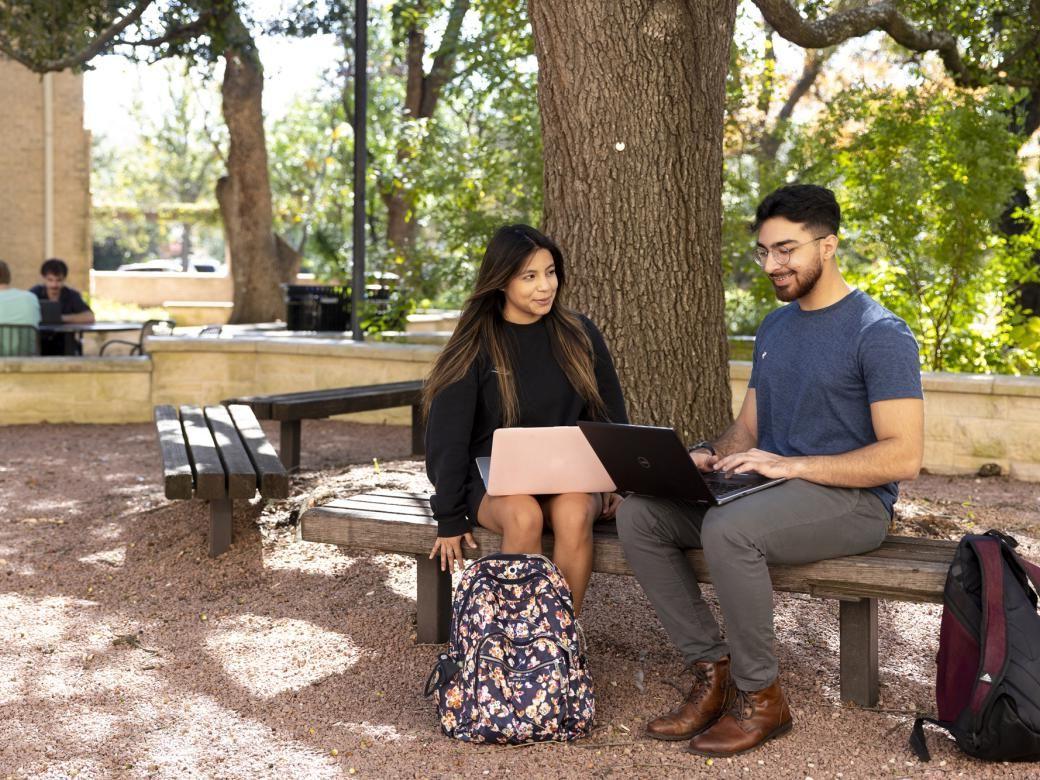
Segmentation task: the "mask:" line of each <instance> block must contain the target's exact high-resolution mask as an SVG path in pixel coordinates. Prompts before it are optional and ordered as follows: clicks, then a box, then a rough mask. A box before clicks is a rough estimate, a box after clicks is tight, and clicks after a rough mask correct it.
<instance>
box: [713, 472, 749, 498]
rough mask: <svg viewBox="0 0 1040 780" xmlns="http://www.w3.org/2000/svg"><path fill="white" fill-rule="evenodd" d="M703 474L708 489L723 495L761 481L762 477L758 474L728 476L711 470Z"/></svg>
mask: <svg viewBox="0 0 1040 780" xmlns="http://www.w3.org/2000/svg"><path fill="white" fill-rule="evenodd" d="M703 476H704V482H705V483H706V484H707V485H708V489H709V490H711V492H712V493H714V494H715V495H716V496H724V495H727V494H729V493H733V492H736V491H738V490H743V489H744V488H746V487H749V486H751V485H757V484H759V483H760V482H762V477H761V475H759V474H730V475H729V476H723V474H722V473H721V472H712V473H708V474H704V475H703Z"/></svg>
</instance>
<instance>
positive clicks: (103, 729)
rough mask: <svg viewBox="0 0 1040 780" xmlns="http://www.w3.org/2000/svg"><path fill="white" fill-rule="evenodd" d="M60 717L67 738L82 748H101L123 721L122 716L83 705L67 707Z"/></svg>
mask: <svg viewBox="0 0 1040 780" xmlns="http://www.w3.org/2000/svg"><path fill="white" fill-rule="evenodd" d="M62 715H63V725H64V726H65V731H66V733H67V734H68V736H69V738H71V739H74V740H76V741H77V742H81V743H82V744H83V746H84V747H87V746H90V747H101V746H102V745H104V743H105V740H107V739H108V738H109V737H111V736H112V735H114V734H115V733H116V728H117V727H118V726H119V724H120V723H122V722H123V721H124V720H125V717H123V716H120V715H115V714H113V713H111V712H102V711H101V710H99V709H98V708H96V707H93V708H92V707H88V706H85V705H76V706H73V707H69V708H68V709H66V710H65V711H64V712H63V713H62Z"/></svg>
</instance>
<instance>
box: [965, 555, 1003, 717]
mask: <svg viewBox="0 0 1040 780" xmlns="http://www.w3.org/2000/svg"><path fill="white" fill-rule="evenodd" d="M971 545H972V548H973V549H974V550H975V554H976V555H977V556H978V558H979V562H980V563H981V565H982V637H983V652H982V663H981V665H980V669H979V675H978V678H977V679H976V681H975V690H974V692H973V693H972V697H971V711H972V712H973V713H974V714H975V716H976V717H978V716H979V714H980V713H981V712H982V706H983V704H984V703H985V702H986V699H987V697H988V696H989V694H990V692H991V691H992V690H993V688H994V683H996V682H997V681H998V679H999V678H1000V676H1001V675H1002V674H1003V672H1004V665H1005V662H1006V661H1007V617H1006V616H1005V614H1004V561H1003V555H1002V554H1001V543H1000V541H998V540H997V539H987V538H985V537H976V538H975V539H973V540H972V542H971Z"/></svg>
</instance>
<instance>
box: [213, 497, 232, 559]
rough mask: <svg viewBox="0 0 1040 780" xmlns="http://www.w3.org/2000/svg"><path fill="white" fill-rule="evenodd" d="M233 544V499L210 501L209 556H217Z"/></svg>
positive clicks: (214, 499)
mask: <svg viewBox="0 0 1040 780" xmlns="http://www.w3.org/2000/svg"><path fill="white" fill-rule="evenodd" d="M230 546H231V499H230V498H212V499H210V502H209V557H210V558H216V557H217V556H218V555H220V554H221V553H222V552H224V551H225V550H227V548H228V547H230Z"/></svg>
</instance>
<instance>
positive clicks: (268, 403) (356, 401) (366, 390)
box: [224, 379, 422, 420]
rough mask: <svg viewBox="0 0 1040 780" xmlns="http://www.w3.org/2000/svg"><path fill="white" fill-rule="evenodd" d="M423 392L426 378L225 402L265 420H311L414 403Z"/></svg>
mask: <svg viewBox="0 0 1040 780" xmlns="http://www.w3.org/2000/svg"><path fill="white" fill-rule="evenodd" d="M421 396H422V380H420V379H412V380H408V381H404V382H388V383H385V384H378V385H362V386H359V387H330V388H326V389H323V390H305V391H302V392H299V393H281V394H276V395H262V396H247V397H245V398H237V399H229V400H228V401H225V402H224V403H225V404H245V405H247V406H249V407H250V408H252V410H253V412H254V414H256V416H257V417H258V418H259V419H261V420H310V419H320V418H323V417H331V416H333V415H337V414H349V413H352V412H368V411H372V410H375V409H392V408H394V407H395V406H412V405H414V404H417V403H419V401H420V400H421Z"/></svg>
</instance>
